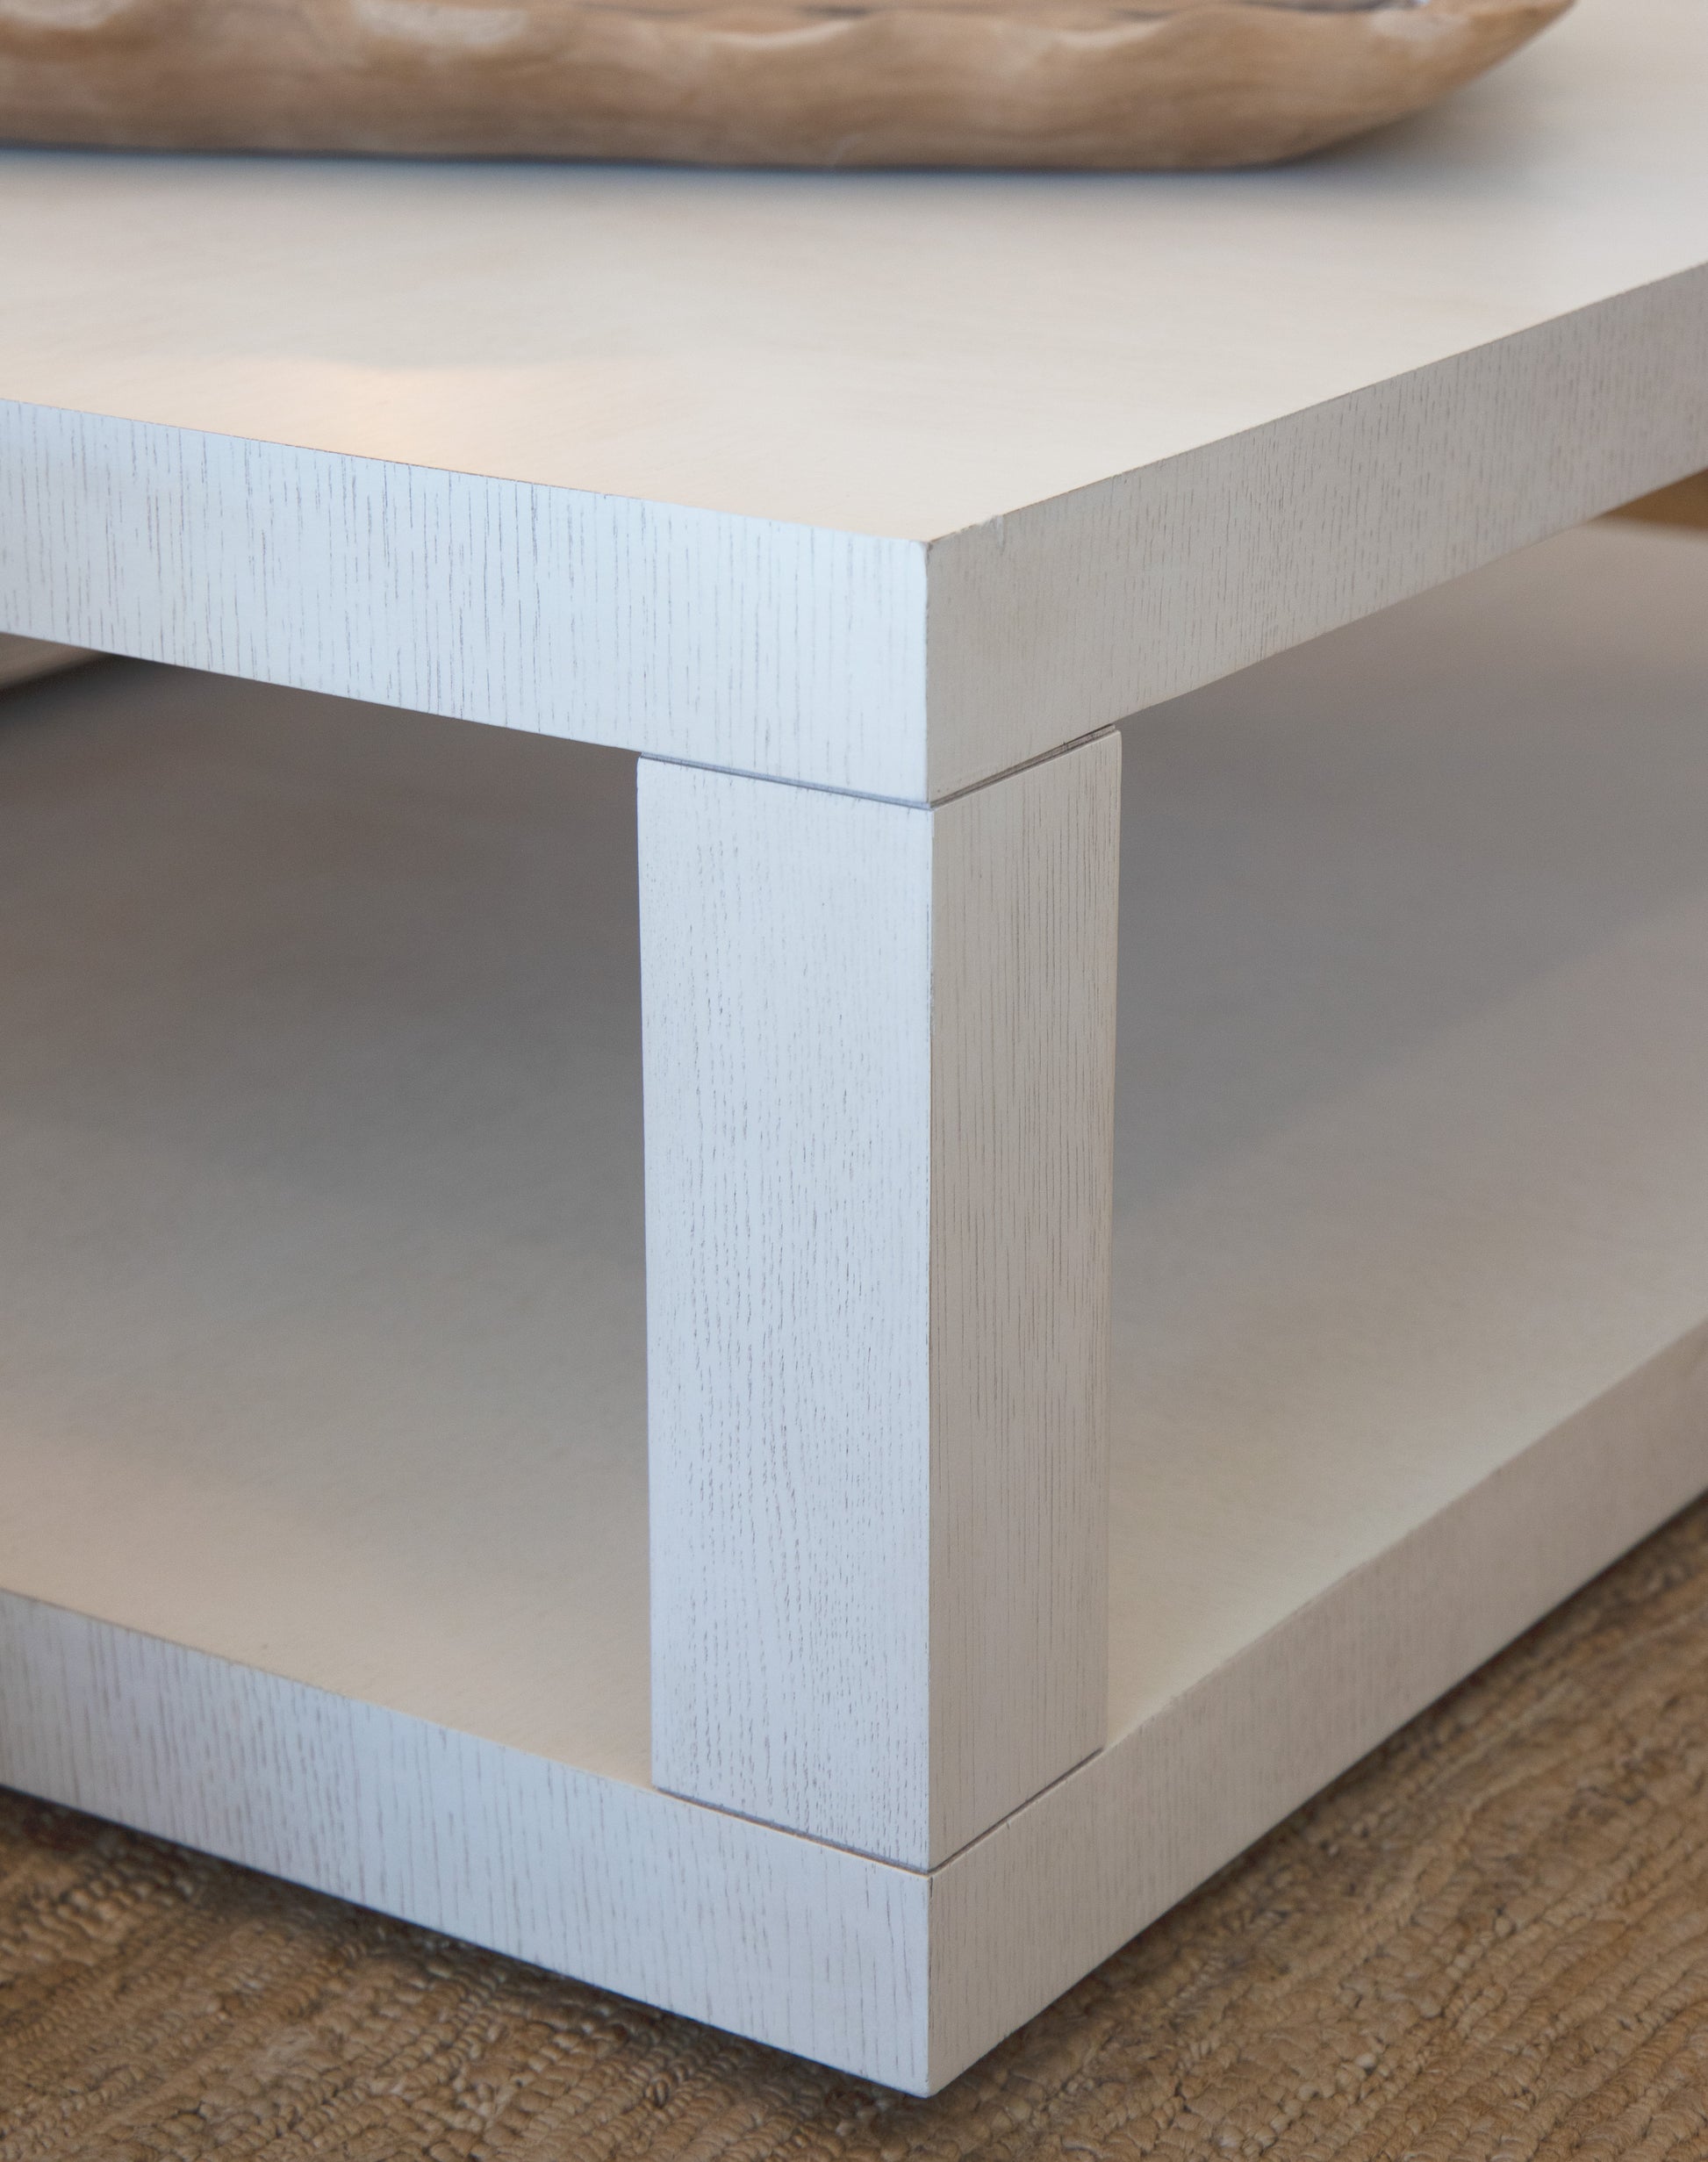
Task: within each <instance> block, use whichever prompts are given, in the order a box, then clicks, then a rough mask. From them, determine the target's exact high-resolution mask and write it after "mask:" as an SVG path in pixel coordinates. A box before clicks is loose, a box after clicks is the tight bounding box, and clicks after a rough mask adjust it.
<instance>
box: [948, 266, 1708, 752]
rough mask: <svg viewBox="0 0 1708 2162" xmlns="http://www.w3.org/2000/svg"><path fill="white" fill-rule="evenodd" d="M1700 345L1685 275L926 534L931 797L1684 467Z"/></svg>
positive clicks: (1421, 586)
mask: <svg viewBox="0 0 1708 2162" xmlns="http://www.w3.org/2000/svg"><path fill="white" fill-rule="evenodd" d="M1704 349H1708V271H1692V272H1690V273H1688V274H1686V275H1683V276H1681V277H1676V278H1673V279H1669V280H1667V281H1664V282H1662V283H1658V284H1654V285H1653V286H1650V287H1647V288H1646V289H1645V290H1643V291H1638V292H1630V293H1626V294H1623V295H1621V296H1620V298H1618V300H1616V301H1610V302H1607V303H1605V304H1604V305H1601V306H1598V307H1594V308H1587V309H1585V310H1583V311H1582V312H1581V313H1579V314H1576V315H1574V316H1572V317H1570V318H1569V319H1565V320H1560V321H1558V322H1554V323H1550V324H1548V325H1547V326H1546V327H1539V328H1538V329H1536V330H1533V331H1527V332H1525V333H1522V334H1519V335H1518V336H1515V337H1512V338H1509V339H1506V340H1503V341H1499V342H1496V343H1491V344H1488V345H1483V346H1480V347H1479V348H1476V349H1475V350H1473V351H1469V352H1467V353H1464V354H1462V355H1460V356H1455V357H1454V358H1453V359H1451V360H1446V361H1443V362H1441V363H1439V364H1438V365H1437V366H1435V367H1433V368H1431V369H1428V370H1419V371H1417V373H1415V374H1410V375H1407V376H1405V377H1401V378H1398V379H1396V381H1394V382H1392V383H1389V384H1383V385H1381V386H1380V387H1376V388H1372V389H1371V390H1370V391H1368V392H1367V393H1366V394H1365V395H1364V396H1362V397H1360V398H1357V399H1340V400H1338V401H1336V402H1335V403H1334V404H1333V405H1331V406H1321V407H1318V408H1317V409H1316V410H1314V411H1310V412H1305V413H1295V414H1291V415H1289V416H1288V418H1287V419H1286V420H1280V421H1277V422H1275V423H1274V424H1273V425H1271V426H1269V427H1265V428H1261V429H1254V430H1252V432H1251V433H1249V434H1247V435H1239V436H1237V437H1233V438H1231V439H1229V440H1228V441H1226V442H1221V443H1216V444H1213V445H1207V446H1205V448H1204V449H1202V450H1201V451H1199V452H1197V453H1195V455H1193V456H1185V457H1180V458H1175V459H1170V460H1167V461H1166V462H1164V463H1159V464H1158V465H1156V466H1154V467H1152V468H1150V469H1148V470H1145V471H1142V472H1134V473H1130V474H1126V475H1123V476H1122V477H1121V478H1118V479H1111V480H1109V481H1105V482H1101V483H1099V484H1098V485H1094V486H1092V487H1087V488H1084V489H1081V490H1080V491H1078V492H1075V493H1073V494H1072V495H1066V496H1062V497H1060V498H1059V499H1056V500H1055V501H1053V502H1049V503H1043V504H1039V505H1037V506H1035V507H1034V508H1033V509H1031V510H1030V511H1029V512H1028V513H1026V514H1024V515H1023V516H1021V517H1017V518H1016V517H1010V518H1005V519H1001V520H997V521H992V522H991V523H990V524H989V525H986V526H980V527H974V528H969V529H968V530H967V531H965V532H964V533H959V534H955V535H951V536H949V537H948V538H946V539H944V540H941V541H939V542H936V543H934V545H933V546H932V548H931V549H930V559H929V582H928V607H929V611H930V628H929V644H928V656H929V686H928V693H927V697H928V705H929V714H930V727H931V745H930V765H929V773H930V787H931V790H932V793H933V794H937V793H938V792H939V791H944V790H947V789H951V788H955V787H961V786H964V785H965V782H966V781H968V780H970V779H972V778H973V777H974V776H975V775H976V774H977V773H978V772H980V771H981V770H983V767H984V765H985V763H986V761H987V760H990V759H992V758H995V759H997V760H1000V761H1002V762H1008V761H1013V760H1017V759H1020V758H1030V757H1034V756H1036V755H1037V753H1038V752H1039V751H1042V750H1044V749H1045V748H1047V747H1048V745H1049V744H1050V743H1051V741H1053V740H1055V739H1056V738H1057V737H1058V736H1059V735H1061V734H1065V733H1071V732H1072V731H1073V729H1075V728H1076V727H1079V726H1082V725H1085V724H1086V722H1089V721H1091V720H1096V721H1102V720H1105V719H1115V718H1116V717H1117V716H1119V715H1125V714H1129V713H1136V712H1138V711H1140V710H1141V709H1143V708H1145V707H1150V706H1153V705H1156V704H1158V703H1159V702H1160V701H1161V700H1164V699H1166V698H1172V697H1173V696H1175V695H1177V694H1178V693H1182V692H1186V691H1189V690H1192V689H1194V688H1195V687H1196V686H1198V685H1200V684H1204V683H1209V682H1211V681H1213V680H1215V679H1216V678H1217V677H1220V676H1224V675H1227V674H1229V673H1230V672H1231V671H1233V670H1235V669H1237V668H1243V667H1245V666H1248V665H1249V664H1252V662H1254V661H1259V660H1262V659H1264V658H1266V657H1267V656H1269V655H1270V654H1273V653H1277V652H1281V651H1283V650H1286V649H1287V648H1288V647H1290V646H1293V645H1296V644H1298V643H1301V642H1302V641H1303V640H1304V639H1307V638H1311V637H1316V636H1318V635H1320V634H1321V633H1322V632H1324V631H1327V630H1331V629H1332V628H1335V627H1337V626H1338V625H1340V624H1344V623H1349V622H1353V621H1357V620H1358V619H1359V618H1360V617H1361V616H1365V615H1367V614H1373V613H1374V611H1375V610H1376V609H1378V608H1381V607H1386V606H1388V605H1389V604H1390V603H1391V602H1393V601H1396V600H1401V599H1403V598H1405V597H1407V596H1409V595H1410V594H1413V593H1424V592H1426V591H1428V590H1429V589H1430V588H1431V587H1432V586H1435V585H1440V584H1442V583H1444V582H1445V581H1446V580H1447V579H1449V578H1457V577H1459V576H1460V575H1462V574H1463V573H1465V572H1467V571H1472V570H1475V568H1476V567H1477V566H1478V565H1479V564H1485V563H1490V562H1493V561H1495V560H1496V558H1498V557H1501V556H1503V555H1506V554H1508V553H1510V552H1511V551H1512V550H1513V549H1518V548H1522V547H1524V546H1525V545H1526V544H1528V543H1529V542H1534V541H1539V540H1541V539H1543V538H1545V537H1546V536H1547V535H1550V534H1553V533H1557V532H1559V531H1560V530H1561V528H1564V527H1567V526H1570V525H1575V524H1576V523H1578V522H1579V521H1582V520H1583V519H1586V518H1590V517H1592V516H1594V515H1596V514H1598V513H1599V512H1602V511H1604V510H1609V509H1611V508H1612V507H1613V506H1614V505H1615V504H1617V503H1618V502H1619V501H1621V500H1622V499H1624V498H1625V496H1626V495H1628V494H1629V493H1630V492H1631V491H1632V489H1633V485H1648V484H1649V482H1651V481H1653V482H1654V483H1656V484H1658V483H1660V482H1661V480H1663V479H1669V478H1674V477H1676V475H1677V474H1679V473H1680V472H1683V471H1687V470H1690V469H1692V468H1693V467H1695V466H1696V465H1697V464H1699V463H1701V460H1702V458H1703V456H1704V455H1708V376H1704V371H1703V370H1702V367H1701V364H1700V356H1701V355H1702V353H1703V352H1704ZM1081 716H1083V719H1082V718H1081Z"/></svg>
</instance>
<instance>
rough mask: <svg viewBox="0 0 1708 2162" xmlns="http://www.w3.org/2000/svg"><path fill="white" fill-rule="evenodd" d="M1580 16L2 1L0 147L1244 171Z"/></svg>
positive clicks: (1370, 117) (1326, 10)
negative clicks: (1, 143)
mask: <svg viewBox="0 0 1708 2162" xmlns="http://www.w3.org/2000/svg"><path fill="white" fill-rule="evenodd" d="M1568 4H1569V0H1131V4H1122V0H0V139H4V140H11V141H28V142H75V143H103V144H110V145H119V144H130V145H143V146H150V147H193V148H219V149H263V150H343V151H351V150H354V151H375V152H392V153H417V154H420V153H447V152H448V153H452V154H467V155H480V156H495V155H496V156H522V157H577V158H657V159H668V160H672V161H682V162H705V163H715V164H753V165H1018V166H1095V167H1105V168H1108V167H1169V166H1206V165H1245V164H1258V163H1267V162H1270V161H1272V160H1274V159H1279V158H1290V157H1296V156H1299V155H1300V154H1303V153H1304V152H1306V151H1310V150H1315V149H1319V148H1321V147H1323V146H1324V144H1326V143H1331V142H1333V141H1336V140H1338V139H1339V138H1341V137H1343V136H1346V135H1351V134H1355V133H1359V132H1360V130H1363V129H1365V128H1370V127H1374V126H1379V125H1380V124H1381V123H1382V122H1384V121H1387V120H1392V119H1398V118H1399V117H1400V116H1401V115H1402V114H1403V113H1407V112H1411V111H1416V110H1417V108H1418V107H1420V106H1423V105H1426V104H1429V103H1430V102H1431V101H1432V100H1433V99H1435V98H1437V97H1441V96H1442V95H1443V94H1444V93H1445V92H1446V91H1448V90H1453V89H1454V88H1456V87H1457V86H1458V85H1459V84H1460V83H1464V82H1467V81H1468V79H1469V78H1470V77H1471V76H1473V75H1477V74H1479V73H1481V71H1482V69H1483V68H1489V67H1491V66H1493V64H1494V63H1495V62H1496V61H1498V60H1501V59H1503V58H1504V56H1505V55H1506V54H1508V53H1510V52H1511V51H1512V50H1513V48H1514V47H1517V46H1518V45H1520V44H1522V43H1523V42H1524V40H1525V39H1526V38H1529V37H1532V36H1533V35H1534V34H1535V32H1537V31H1539V30H1540V29H1542V28H1543V27H1544V25H1547V23H1549V22H1551V21H1553V19H1554V17H1555V16H1557V15H1559V14H1561V13H1562V12H1563V11H1564V10H1565V8H1566V7H1567V6H1568Z"/></svg>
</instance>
